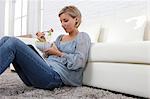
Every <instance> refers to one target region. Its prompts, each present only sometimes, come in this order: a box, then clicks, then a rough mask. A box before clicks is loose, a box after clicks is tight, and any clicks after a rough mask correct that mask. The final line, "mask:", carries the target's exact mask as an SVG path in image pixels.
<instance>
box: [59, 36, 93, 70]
mask: <svg viewBox="0 0 150 99" xmlns="http://www.w3.org/2000/svg"><path fill="white" fill-rule="evenodd" d="M83 38H84V39H83ZM90 45H91V40H90V38H89V36H88V35H87V34H86V35H82V36H81V37H79V39H77V44H76V49H75V52H74V53H64V55H63V56H62V57H64V58H66V65H67V68H68V69H70V70H76V69H79V68H84V67H85V65H86V62H87V59H88V55H89V49H90Z"/></svg>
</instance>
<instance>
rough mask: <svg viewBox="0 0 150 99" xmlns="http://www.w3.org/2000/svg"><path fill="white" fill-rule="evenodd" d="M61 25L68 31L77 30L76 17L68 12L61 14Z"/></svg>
mask: <svg viewBox="0 0 150 99" xmlns="http://www.w3.org/2000/svg"><path fill="white" fill-rule="evenodd" d="M59 18H60V21H61V25H62V27H63V28H64V30H65V31H66V32H67V33H71V32H73V31H75V30H76V27H75V23H76V18H72V17H71V16H69V15H68V14H67V13H63V14H61V15H60V17H59Z"/></svg>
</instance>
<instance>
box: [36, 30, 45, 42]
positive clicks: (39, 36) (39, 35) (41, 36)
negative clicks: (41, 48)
mask: <svg viewBox="0 0 150 99" xmlns="http://www.w3.org/2000/svg"><path fill="white" fill-rule="evenodd" d="M36 36H37V39H38V40H39V41H40V42H46V38H45V33H44V32H37V33H36Z"/></svg>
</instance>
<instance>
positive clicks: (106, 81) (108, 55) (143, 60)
mask: <svg viewBox="0 0 150 99" xmlns="http://www.w3.org/2000/svg"><path fill="white" fill-rule="evenodd" d="M104 21H105V22H104V23H103V24H104V25H103V27H101V28H102V30H101V34H100V39H99V41H100V42H95V43H92V46H91V50H90V56H89V61H88V64H87V67H86V69H85V72H84V77H83V83H84V85H88V86H94V87H98V88H104V89H108V90H112V91H117V92H122V93H126V94H131V95H135V96H141V97H148V98H150V39H149V38H150V37H149V36H150V33H149V32H150V31H149V29H150V27H149V26H150V25H148V24H147V25H146V24H145V23H146V18H145V16H143V15H142V16H134V17H128V18H127V17H124V16H123V18H121V19H119V18H116V20H112V19H110V20H109V19H107V20H104ZM147 23H148V22H147ZM101 26H102V25H101ZM148 39H149V40H148Z"/></svg>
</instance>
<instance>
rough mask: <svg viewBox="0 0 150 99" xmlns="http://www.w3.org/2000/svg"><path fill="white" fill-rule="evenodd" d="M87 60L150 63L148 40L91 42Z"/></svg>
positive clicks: (149, 43) (149, 44) (149, 42)
mask: <svg viewBox="0 0 150 99" xmlns="http://www.w3.org/2000/svg"><path fill="white" fill-rule="evenodd" d="M89 61H90V62H91V61H92V62H125V63H146V64H149V63H150V41H141V42H140V41H139V42H126V43H125V42H124V43H93V44H92V45H91V50H90V55H89Z"/></svg>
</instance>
